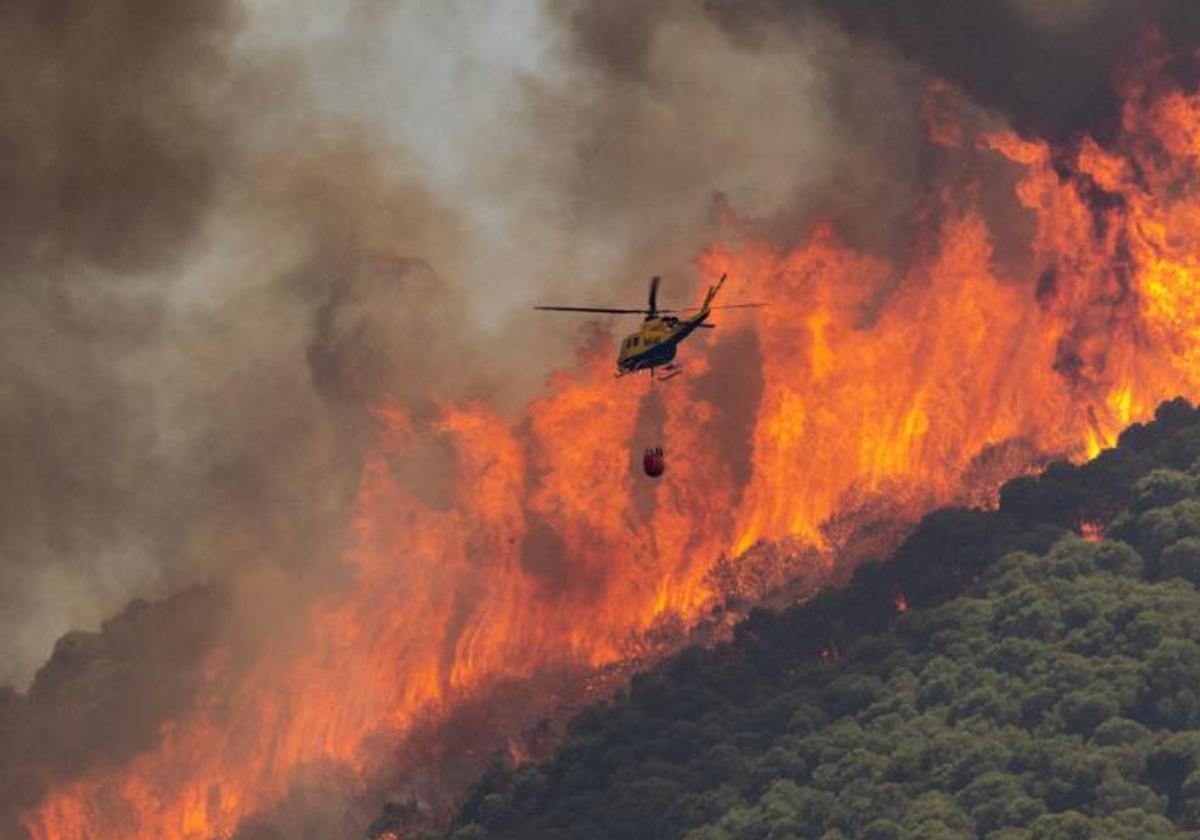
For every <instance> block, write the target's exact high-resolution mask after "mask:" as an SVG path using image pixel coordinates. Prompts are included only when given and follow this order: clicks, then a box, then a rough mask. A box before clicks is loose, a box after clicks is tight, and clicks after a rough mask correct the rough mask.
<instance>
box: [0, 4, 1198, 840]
mask: <svg viewBox="0 0 1200 840" xmlns="http://www.w3.org/2000/svg"><path fill="white" fill-rule="evenodd" d="M343 5H344V8H342V9H340V10H338V11H331V10H330V9H329V8H328V7H327V4H322V3H316V2H312V3H307V4H299V5H297V4H279V3H274V2H271V0H257V2H247V3H244V4H239V3H235V2H233V0H164V1H163V2H150V1H149V0H93V2H88V3H84V2H65V3H54V4H45V3H39V2H36V0H15V2H10V3H7V4H5V5H4V7H3V8H2V9H0V62H2V66H3V69H4V72H3V74H0V180H2V183H3V185H4V189H3V191H0V272H2V274H3V278H4V279H3V281H0V326H2V329H0V360H2V361H0V363H2V364H3V367H4V372H5V376H4V385H3V388H2V389H0V462H2V463H3V465H4V477H5V479H6V486H7V492H6V493H5V494H3V497H2V498H0V556H2V557H3V561H4V562H3V565H2V566H0V638H3V639H5V640H6V641H5V644H4V646H3V648H0V650H2V653H0V684H3V683H9V684H11V685H13V686H15V687H16V688H19V689H21V690H22V691H23V692H24V693H21V694H17V693H15V692H10V693H7V694H5V695H4V696H3V698H0V701H2V702H0V739H3V740H2V744H3V746H4V747H6V749H3V750H0V752H3V753H4V755H5V758H4V759H0V835H3V836H8V834H7V833H6V832H13V831H15V829H13V828H11V827H10V821H11V819H12V816H13V814H15V812H16V810H17V809H19V808H21V807H25V806H28V805H29V804H31V803H32V802H35V801H36V800H37V799H38V797H39V796H40V794H41V792H42V791H43V790H44V787H45V785H47V784H50V783H52V782H54V781H55V780H57V779H61V778H63V777H65V776H70V775H75V774H81V773H84V772H86V771H87V770H88V769H89V767H92V766H96V765H99V764H104V763H106V762H119V761H122V760H124V759H126V758H127V757H128V756H129V755H131V754H132V753H133V752H136V751H137V750H139V749H140V748H142V747H144V746H145V745H147V744H149V743H151V742H152V741H153V739H154V738H156V737H157V736H158V734H159V727H160V726H161V724H162V722H163V721H164V720H167V719H168V718H171V717H172V716H173V715H175V714H176V712H178V711H179V710H180V709H182V708H184V707H186V706H187V704H188V702H189V700H190V691H191V690H192V688H193V683H192V680H193V679H194V678H195V674H196V670H197V668H199V667H201V666H202V664H203V662H204V661H205V657H206V656H207V655H209V654H210V653H211V652H212V651H213V650H215V649H217V648H218V647H220V648H221V649H224V650H227V651H229V652H230V654H229V655H231V656H232V657H233V658H234V660H235V663H234V668H236V667H238V666H239V665H243V664H245V663H249V662H252V661H255V660H256V659H257V658H259V657H261V656H265V655H268V653H264V651H266V652H269V655H277V656H282V655H284V654H285V653H286V650H287V646H288V639H289V630H290V629H291V628H290V625H289V621H291V620H293V619H294V618H296V617H301V616H303V610H302V609H298V608H297V604H304V603H307V602H308V601H309V600H311V599H312V598H313V597H314V595H315V594H316V593H321V592H325V591H328V590H329V589H331V588H334V587H337V586H339V585H340V584H341V583H342V580H341V576H342V574H343V572H342V567H341V565H340V563H339V557H340V556H341V553H342V550H343V548H344V545H345V542H346V537H347V534H346V530H347V525H348V520H349V504H350V500H351V499H352V496H353V492H354V489H355V484H356V482H357V480H358V477H359V469H360V466H361V456H362V447H363V445H364V443H365V442H366V441H368V440H369V439H370V437H371V435H372V430H373V426H372V414H371V412H372V410H373V409H374V408H376V407H377V406H379V405H381V404H387V403H388V401H394V402H396V403H399V404H401V405H403V406H404V407H405V409H406V410H407V411H408V412H409V413H410V414H412V415H413V416H414V417H416V418H417V419H418V420H419V419H420V418H421V417H422V416H423V415H425V414H429V413H432V412H433V411H434V410H435V408H436V406H437V405H438V404H439V401H441V400H444V399H446V398H448V397H449V398H453V397H460V396H472V397H478V398H484V399H487V400H489V401H491V402H492V403H493V404H496V405H498V406H500V407H501V408H502V409H511V408H513V407H515V406H518V405H520V404H521V403H522V402H523V401H525V400H526V399H527V398H528V397H529V396H530V395H531V394H532V393H534V392H535V390H536V388H537V387H538V386H539V383H540V382H541V380H542V378H543V377H544V375H545V373H546V371H547V370H548V369H550V368H551V367H554V366H556V365H559V364H562V363H569V361H570V356H569V348H572V347H573V346H574V345H575V343H576V338H575V336H576V331H577V328H578V325H577V324H572V323H568V322H566V321H555V320H547V319H544V318H543V319H539V320H534V316H532V315H530V314H528V313H526V312H525V311H524V310H525V308H526V307H527V305H528V304H529V303H530V302H531V301H532V300H534V299H535V298H536V299H539V300H542V301H545V302H547V303H555V302H562V303H579V304H587V303H592V302H594V303H596V304H598V305H610V304H626V303H627V302H637V301H640V300H641V297H642V295H643V294H644V288H645V277H646V276H648V275H649V274H652V273H662V274H666V275H667V278H668V286H667V288H666V290H665V293H664V294H665V296H666V297H667V298H668V300H669V302H671V303H679V304H682V303H683V302H684V299H685V297H686V296H687V295H689V294H690V293H691V292H692V291H693V283H692V280H691V276H690V271H691V260H692V258H693V257H694V255H695V253H696V251H697V250H698V248H699V247H701V246H702V245H705V244H709V243H711V242H713V241H715V240H718V239H722V238H728V239H732V240H736V239H737V238H738V237H740V236H743V235H746V234H752V235H754V236H758V237H768V238H771V239H773V240H776V241H779V242H790V241H792V240H794V239H795V237H796V236H797V235H799V233H800V232H802V231H804V230H806V229H807V227H808V225H809V224H810V223H811V220H812V218H813V217H814V215H817V214H820V215H822V216H824V217H832V218H833V219H834V220H835V221H836V223H837V224H838V225H839V227H840V229H841V231H842V233H843V235H844V236H845V237H846V238H847V239H848V240H849V241H851V242H853V243H855V244H858V245H861V246H863V247H865V248H867V249H868V250H879V251H888V252H902V251H903V250H904V249H905V248H907V247H910V245H911V239H912V231H911V230H910V229H909V227H908V225H909V224H911V222H910V220H911V219H912V218H913V214H912V209H913V204H914V201H915V200H916V196H917V194H918V192H919V190H920V187H921V184H922V182H923V179H924V178H925V176H926V174H927V173H928V170H929V167H931V166H933V165H934V163H933V162H931V160H930V158H929V155H928V152H927V149H926V146H925V141H924V137H925V134H926V131H927V126H926V125H925V124H924V123H923V122H922V120H921V118H920V112H921V109H920V102H921V100H922V99H923V97H924V96H925V94H926V90H927V86H928V82H929V80H930V79H931V78H932V77H942V78H946V79H948V80H949V81H950V82H951V83H953V84H954V85H956V86H958V87H960V88H961V89H962V90H963V91H964V92H965V93H966V95H967V96H969V97H970V98H972V99H973V100H975V102H976V103H978V104H979V105H980V106H982V108H983V109H984V110H985V112H995V114H996V116H997V117H998V118H1000V119H1003V120H1008V121H1011V122H1012V123H1013V124H1014V125H1015V126H1016V127H1017V128H1018V129H1020V130H1021V131H1023V132H1026V133H1029V134H1036V135H1042V136H1047V137H1051V138H1054V139H1061V138H1065V137H1070V136H1072V135H1074V134H1077V133H1079V132H1083V131H1088V132H1094V133H1098V134H1100V135H1101V136H1102V135H1103V133H1104V127H1105V126H1108V125H1111V123H1112V121H1113V120H1114V119H1115V118H1116V111H1115V108H1116V99H1115V97H1114V95H1113V93H1112V86H1111V83H1110V79H1111V77H1112V75H1113V73H1115V72H1117V71H1118V70H1119V67H1120V64H1121V61H1122V60H1123V59H1124V58H1127V57H1128V56H1129V54H1130V53H1131V52H1132V50H1133V47H1134V44H1135V42H1136V39H1137V38H1138V37H1139V36H1140V35H1141V33H1142V31H1143V30H1144V29H1145V28H1146V26H1147V25H1158V26H1160V27H1161V28H1162V29H1163V30H1164V31H1165V32H1166V33H1167V34H1168V36H1169V37H1170V38H1172V39H1174V40H1175V41H1176V42H1177V45H1179V46H1182V45H1184V44H1190V43H1192V42H1193V41H1194V39H1195V35H1196V33H1197V32H1200V23H1197V20H1196V14H1195V12H1193V11H1191V9H1192V5H1191V4H1188V3H1185V2H1182V0H1180V2H1169V0H1160V2H1156V3H1150V4H1129V3H1120V2H1116V0H1111V2H1110V0H1091V2H1088V0H1074V2H1066V3H1062V4H1057V5H1049V4H1041V3H1035V2H1025V0H1008V2H1005V0H986V2H979V3H971V4H896V3H889V2H884V0H879V2H871V1H870V0H844V1H843V2H833V0H830V2H824V0H807V2H790V3H789V2H767V0H763V2H758V3H752V4H749V5H747V4H733V3H724V2H717V3H710V4H701V3H698V2H684V0H675V2H666V3H659V4H654V6H653V8H649V7H647V6H646V4H639V3H625V2H619V3H600V2H596V3H571V4H547V5H546V6H545V7H542V6H540V5H538V4H535V3H518V2H511V3H501V4H493V5H491V6H490V7H489V8H488V10H486V11H481V10H480V9H479V8H478V7H477V6H476V5H474V4H467V3H446V4H423V3H416V2H413V3H402V4H399V5H397V6H396V7H394V8H393V7H385V6H384V5H382V4H377V3H371V2H365V0H364V2H359V3H351V4H343ZM1180 72H1182V69H1181V71H1180ZM985 118H986V117H985ZM737 293H738V294H752V290H745V289H743V290H737ZM729 347H731V348H734V349H732V350H728V351H727V352H729V353H732V354H734V355H735V356H736V355H739V354H744V356H745V357H746V358H752V357H753V355H754V354H755V353H756V352H757V350H756V347H755V346H754V342H753V341H750V340H739V341H738V342H736V343H734V344H731V345H729ZM737 362H738V359H732V360H729V359H717V360H716V362H715V363H714V365H713V370H712V372H711V374H710V378H709V380H708V381H707V383H706V384H705V386H704V387H711V389H712V392H713V393H732V394H745V395H746V396H745V397H744V400H745V402H746V403H747V404H749V403H750V402H752V401H753V396H752V394H753V393H754V385H753V383H746V382H745V381H744V378H743V377H742V376H741V374H740V371H741V370H742V369H743V368H742V366H741V365H739V364H738V363H737ZM735 384H736V386H737V388H736V389H734V390H731V388H732V386H733V385H735ZM739 399H740V398H739ZM739 409H746V410H748V408H747V407H746V406H741V405H738V406H734V407H733V409H731V411H730V418H731V419H730V422H729V423H728V424H727V428H728V434H727V439H724V440H720V441H717V442H716V444H715V445H716V446H717V447H718V448H719V449H720V450H721V451H723V452H728V453H730V454H731V458H732V459H733V460H734V461H736V462H737V463H735V468H734V473H735V474H736V475H744V473H745V472H746V470H748V466H747V463H748V458H749V454H748V453H747V452H746V446H747V444H746V442H745V427H746V425H747V423H746V419H745V416H744V415H745V411H741V413H739ZM442 460H443V455H442V453H439V452H438V451H437V450H436V447H431V449H430V451H429V452H428V453H426V454H423V455H422V456H421V457H416V458H414V459H413V461H412V463H411V464H407V465H405V469H407V470H408V471H409V472H410V473H411V478H412V483H413V485H414V488H415V489H414V492H418V493H421V494H424V496H423V498H427V499H428V500H429V501H430V503H431V504H433V505H435V506H436V505H437V504H445V498H444V496H445V493H444V492H443V490H442V489H441V488H440V485H439V483H438V482H439V475H440V474H441V472H442V466H443V465H442ZM739 470H740V472H739ZM563 562H569V558H568V559H566V560H564V558H555V564H561V563H563ZM555 564H551V565H555ZM485 595H486V593H484V594H483V595H480V596H479V597H484V596H485ZM464 597H466V596H464ZM472 597H474V596H472ZM134 598H144V599H150V600H153V601H156V602H159V603H156V604H155V605H153V606H151V605H149V604H148V603H146V602H144V601H135V602H134V603H133V605H132V606H129V607H128V608H126V605H127V604H129V602H130V601H131V600H132V599H134ZM163 599H165V600H163ZM114 615H115V616H117V617H116V618H112V619H111V620H109V621H108V622H107V623H105V624H103V630H102V632H100V633H99V634H98V635H96V634H87V633H84V634H79V633H73V634H71V635H67V636H64V637H63V638H62V640H61V641H60V642H59V644H58V646H57V648H54V641H55V639H57V638H59V637H60V636H63V634H64V633H66V631H68V630H70V629H72V628H82V629H84V630H93V631H94V630H97V629H99V628H101V626H102V622H104V621H105V619H107V618H109V617H110V616H114ZM52 649H53V650H54V653H53V657H52V658H49V657H50V654H51V651H52ZM48 658H49V664H48V665H46V667H45V668H44V669H43V670H42V671H41V673H40V674H39V675H38V676H37V678H36V680H35V679H34V673H35V671H36V670H37V668H38V666H39V665H41V664H42V663H44V662H46V661H47V659H48ZM129 709H138V710H140V714H139V715H137V716H130V715H129V714H128V712H127V711H121V710H129ZM114 721H115V722H114ZM18 836H19V835H18Z"/></svg>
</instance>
